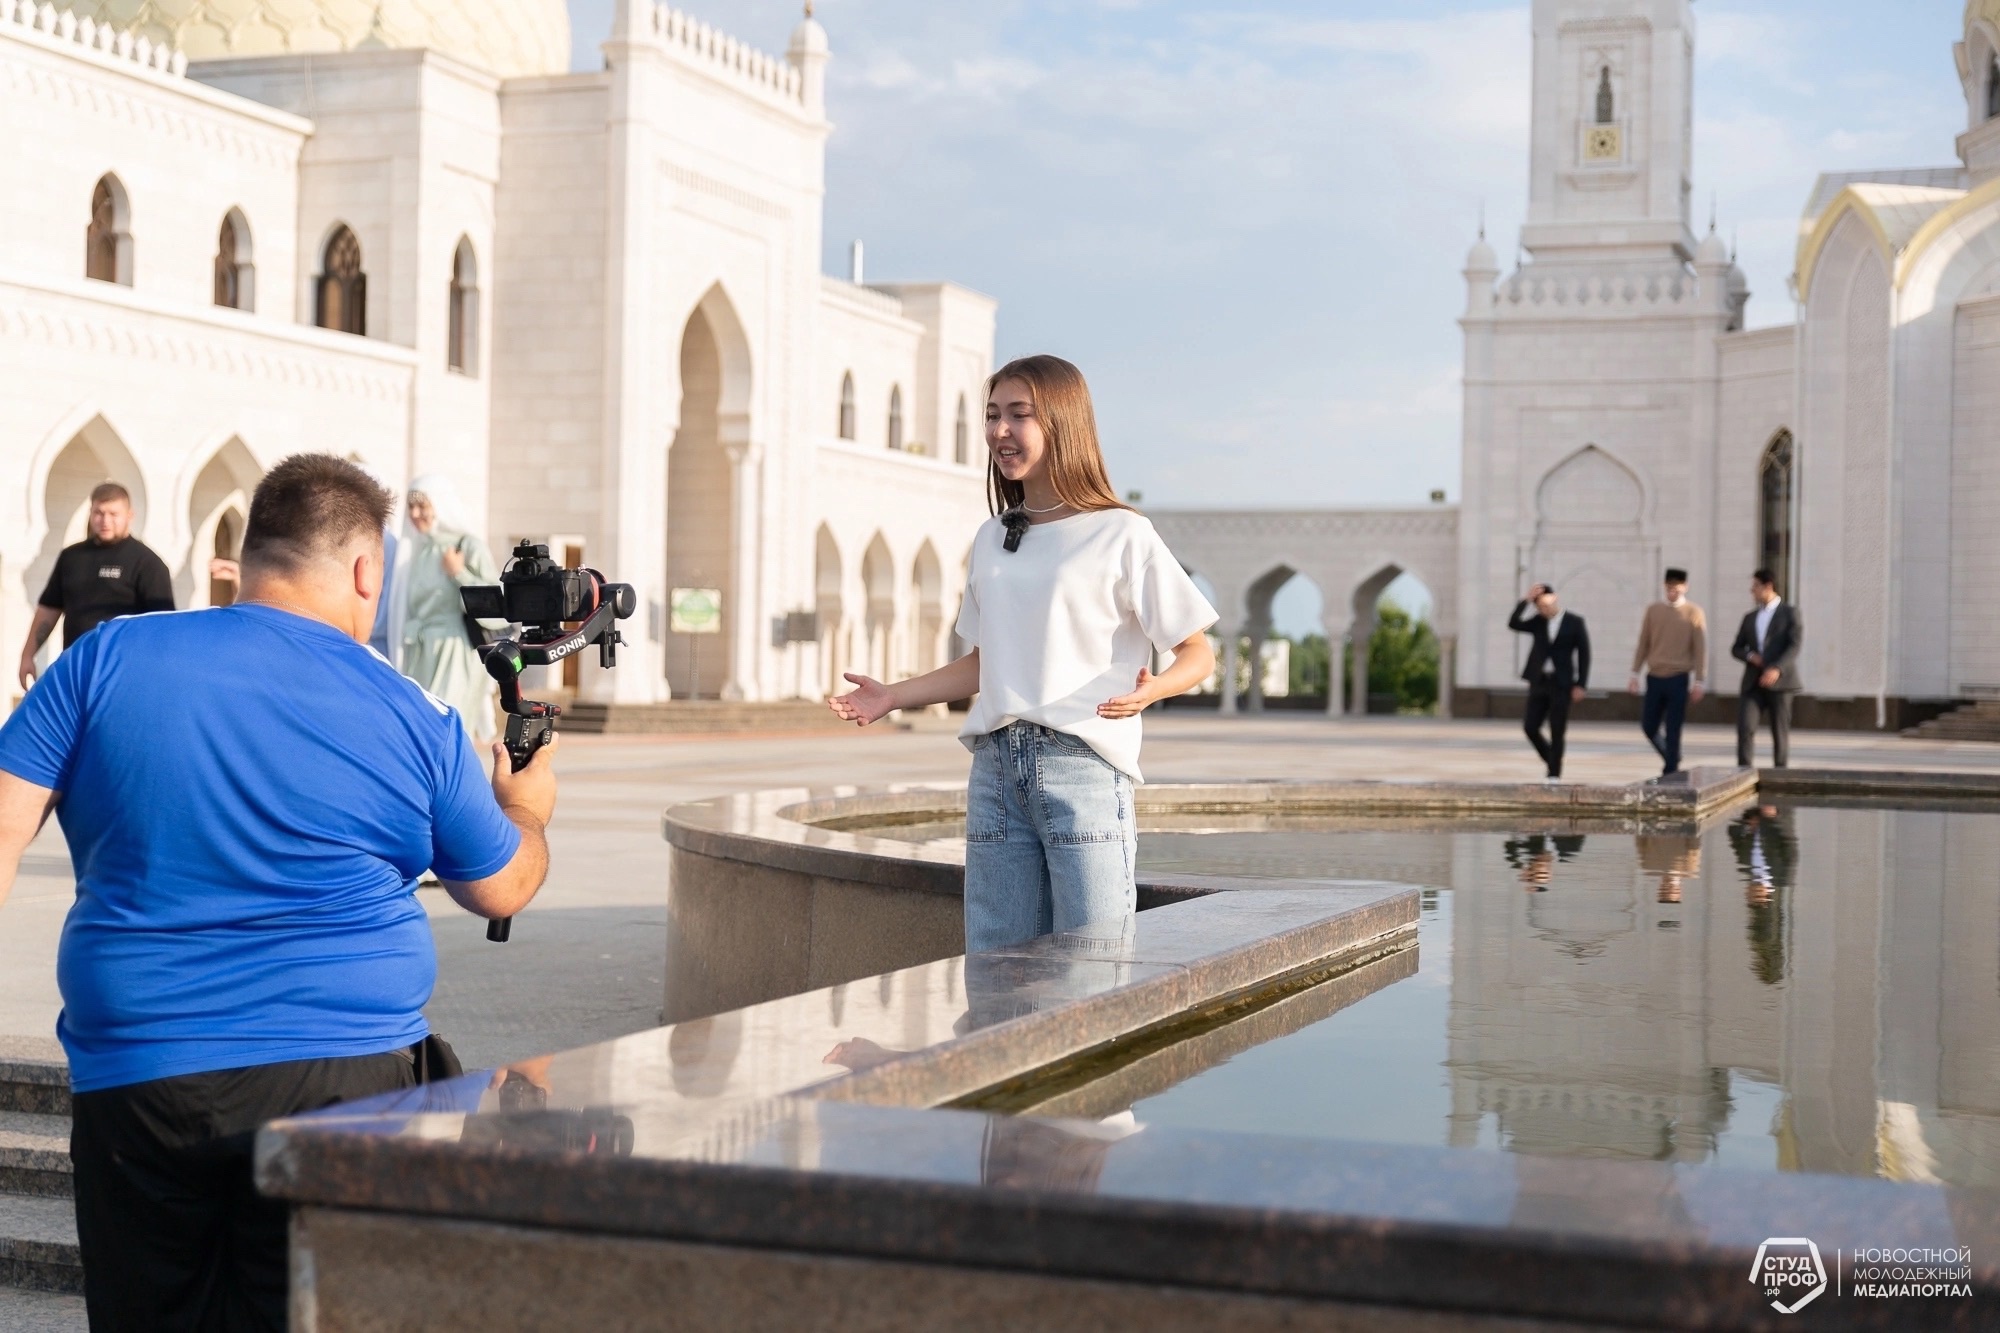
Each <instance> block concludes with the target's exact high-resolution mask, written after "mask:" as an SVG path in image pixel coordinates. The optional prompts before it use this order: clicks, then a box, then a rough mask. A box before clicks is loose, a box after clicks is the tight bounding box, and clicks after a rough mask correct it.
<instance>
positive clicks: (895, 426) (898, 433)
mask: <svg viewBox="0 0 2000 1333" xmlns="http://www.w3.org/2000/svg"><path fill="white" fill-rule="evenodd" d="M889 447H890V448H891V449H901V448H902V447H903V386H902V385H900V384H893V385H891V386H889Z"/></svg>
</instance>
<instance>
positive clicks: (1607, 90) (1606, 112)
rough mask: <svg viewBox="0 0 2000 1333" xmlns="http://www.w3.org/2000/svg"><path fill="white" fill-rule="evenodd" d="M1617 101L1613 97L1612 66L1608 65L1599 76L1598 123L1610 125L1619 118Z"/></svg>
mask: <svg viewBox="0 0 2000 1333" xmlns="http://www.w3.org/2000/svg"><path fill="white" fill-rule="evenodd" d="M1617 110H1618V106H1617V99H1615V98H1614V97H1612V95H1611V66H1609V65H1606V66H1605V67H1604V68H1603V70H1602V71H1601V72H1599V74H1598V76H1597V123H1598V124H1600V125H1609V124H1611V123H1612V122H1613V121H1615V120H1616V119H1617V118H1618V117H1617V114H1616V113H1617Z"/></svg>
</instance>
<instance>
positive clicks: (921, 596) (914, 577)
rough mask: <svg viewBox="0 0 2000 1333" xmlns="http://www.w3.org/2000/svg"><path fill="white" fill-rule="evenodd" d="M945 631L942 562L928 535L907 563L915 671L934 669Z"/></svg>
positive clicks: (912, 665) (938, 663)
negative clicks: (940, 638)
mask: <svg viewBox="0 0 2000 1333" xmlns="http://www.w3.org/2000/svg"><path fill="white" fill-rule="evenodd" d="M943 630H944V562H943V561H941V560H939V559H938V553H937V548H936V547H935V546H933V545H931V543H930V540H929V539H928V538H926V539H925V541H924V544H923V545H922V546H921V547H919V548H918V549H917V558H916V559H915V560H914V561H912V562H911V565H910V631H911V642H912V646H913V648H914V653H913V656H914V658H915V660H914V661H913V662H912V663H911V664H910V665H911V667H912V669H913V670H915V671H918V672H925V671H935V670H936V669H937V668H939V667H941V666H943V665H944V663H943V662H942V661H940V660H939V656H940V644H939V641H938V640H939V635H940V634H941V633H942V632H943Z"/></svg>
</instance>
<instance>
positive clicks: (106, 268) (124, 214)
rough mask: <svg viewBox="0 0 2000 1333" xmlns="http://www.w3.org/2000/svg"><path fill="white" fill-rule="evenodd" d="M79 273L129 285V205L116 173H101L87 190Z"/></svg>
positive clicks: (99, 279) (121, 284)
mask: <svg viewBox="0 0 2000 1333" xmlns="http://www.w3.org/2000/svg"><path fill="white" fill-rule="evenodd" d="M83 274H84V276H85V277H87V278H94V279H96V280H97V281H98V282H115V283H117V284H118V285H119V286H121V287H130V286H131V285H132V209H131V205H130V203H129V202H128V201H127V200H126V197H125V187H124V186H123V185H121V184H119V182H118V178H117V177H116V176H105V177H102V178H101V179H100V180H99V181H98V182H97V189H96V190H94V191H93V192H92V193H91V196H90V231H89V234H88V235H87V237H86V239H85V251H84V260H83Z"/></svg>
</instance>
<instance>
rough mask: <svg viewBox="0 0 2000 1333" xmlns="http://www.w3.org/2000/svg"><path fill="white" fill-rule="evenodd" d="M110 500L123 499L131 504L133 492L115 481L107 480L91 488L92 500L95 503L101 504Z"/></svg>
mask: <svg viewBox="0 0 2000 1333" xmlns="http://www.w3.org/2000/svg"><path fill="white" fill-rule="evenodd" d="M110 500H123V501H124V502H125V503H126V504H127V505H129V504H131V503H132V492H130V491H128V490H126V489H125V488H124V487H123V486H120V485H119V484H118V483H117V482H115V481H107V482H104V483H102V484H100V485H98V486H94V487H92V488H91V492H90V502H91V503H92V504H93V505H101V504H104V503H106V502H107V501H110Z"/></svg>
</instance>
